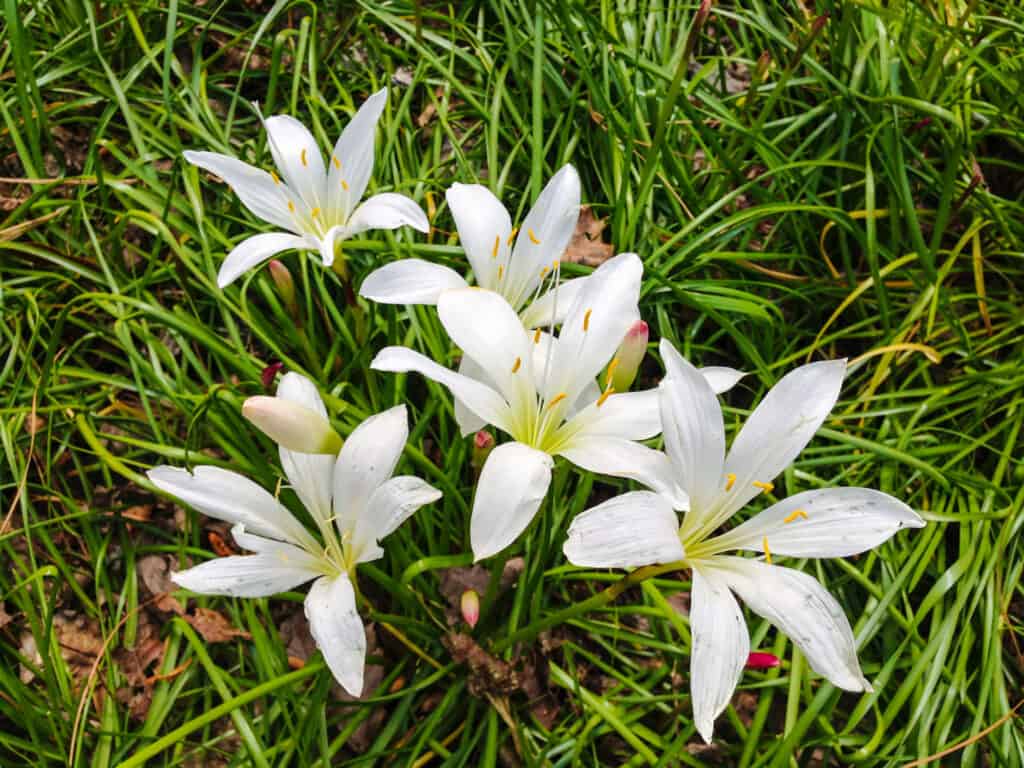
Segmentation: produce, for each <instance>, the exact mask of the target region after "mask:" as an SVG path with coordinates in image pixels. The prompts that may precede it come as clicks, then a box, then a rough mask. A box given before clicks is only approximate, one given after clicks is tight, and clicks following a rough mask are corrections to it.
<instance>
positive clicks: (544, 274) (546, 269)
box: [540, 267, 551, 280]
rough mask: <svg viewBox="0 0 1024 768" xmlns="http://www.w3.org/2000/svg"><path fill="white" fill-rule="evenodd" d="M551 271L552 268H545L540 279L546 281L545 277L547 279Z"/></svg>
mask: <svg viewBox="0 0 1024 768" xmlns="http://www.w3.org/2000/svg"><path fill="white" fill-rule="evenodd" d="M550 271H551V268H550V267H544V269H542V270H541V271H540V279H541V280H543V279H544V278H545V277H547V274H548V272H550Z"/></svg>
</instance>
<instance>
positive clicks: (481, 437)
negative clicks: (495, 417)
mask: <svg viewBox="0 0 1024 768" xmlns="http://www.w3.org/2000/svg"><path fill="white" fill-rule="evenodd" d="M493 450H494V435H492V434H491V433H490V432H488V431H487V430H486V429H481V430H480V431H479V432H477V433H476V434H475V435H473V457H472V459H470V463H471V464H472V465H473V468H474V469H476V471H477V472H479V471H480V470H481V468H483V466H484V462H485V461H487V457H488V456H490V455H491V451H493Z"/></svg>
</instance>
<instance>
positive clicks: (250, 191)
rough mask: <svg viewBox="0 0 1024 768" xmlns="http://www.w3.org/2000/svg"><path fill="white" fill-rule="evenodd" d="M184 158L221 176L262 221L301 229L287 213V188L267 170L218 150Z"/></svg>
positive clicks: (190, 154)
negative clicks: (222, 153) (283, 187)
mask: <svg viewBox="0 0 1024 768" xmlns="http://www.w3.org/2000/svg"><path fill="white" fill-rule="evenodd" d="M185 159H186V160H188V161H189V162H190V163H192V165H197V166H199V167H200V168H203V169H205V170H207V171H209V172H210V173H213V174H215V175H217V176H220V177H221V178H222V179H224V182H225V183H226V184H228V185H229V186H230V187H231V188H232V189H233V190H234V192H235V194H236V195H238V199H239V200H241V201H242V205H244V206H245V207H246V208H248V209H249V210H250V211H252V213H253V214H254V215H255V216H257V217H258V218H260V219H263V221H266V222H269V223H271V224H275V225H277V226H279V227H281V228H282V229H287V230H290V231H292V232H296V233H297V232H298V231H299V230H298V229H297V228H296V222H295V218H294V217H293V216H292V215H291V214H290V213H289V212H288V197H287V194H286V193H285V190H283V189H282V188H281V186H279V185H278V184H277V183H275V182H274V178H273V177H272V176H271V175H270V174H269V173H267V172H266V171H264V170H261V169H259V168H256V167H255V166H252V165H249V164H248V163H243V162H242V161H241V160H237V159H235V158H233V157H229V156H228V155H220V154H217V153H216V152H192V151H187V152H185Z"/></svg>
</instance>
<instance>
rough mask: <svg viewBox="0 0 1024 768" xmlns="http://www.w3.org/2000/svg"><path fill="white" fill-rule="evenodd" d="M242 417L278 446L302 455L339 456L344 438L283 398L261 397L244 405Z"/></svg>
mask: <svg viewBox="0 0 1024 768" xmlns="http://www.w3.org/2000/svg"><path fill="white" fill-rule="evenodd" d="M242 415H243V416H245V418H247V419H248V420H249V421H251V422H252V423H253V424H254V425H256V427H258V428H259V430H260V431H261V432H263V434H265V435H266V436H267V437H269V438H270V439H271V440H273V441H274V442H275V443H277V444H278V445H280V446H281V447H283V448H287V449H288V450H290V451H298V452H299V453H325V454H333V455H337V453H338V451H340V450H341V442H342V441H341V437H339V436H338V433H337V432H335V431H334V428H333V427H331V423H330V422H329V421H328V420H327V419H325V418H324V417H323V416H321V415H320V414H319V413H317V412H316V411H313V410H311V409H309V408H306V407H305V406H302V405H299V404H298V403H293V402H292V401H290V400H284V399H283V398H280V397H266V396H264V395H257V396H256V397H250V398H249V399H248V400H246V401H245V402H244V403H243V404H242Z"/></svg>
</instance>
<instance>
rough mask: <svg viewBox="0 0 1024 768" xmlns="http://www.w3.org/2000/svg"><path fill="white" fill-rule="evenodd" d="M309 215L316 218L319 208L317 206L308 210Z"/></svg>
mask: <svg viewBox="0 0 1024 768" xmlns="http://www.w3.org/2000/svg"><path fill="white" fill-rule="evenodd" d="M309 215H310V216H312V217H313V218H314V219H315V218H316V217H317V216H319V215H320V209H319V208H314V209H313V210H312V211H311V212H310V214H309Z"/></svg>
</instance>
